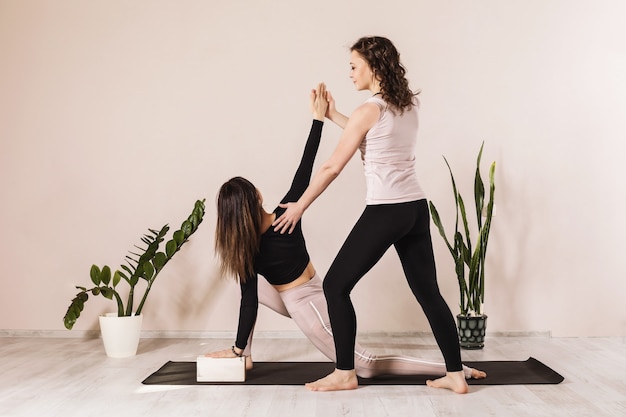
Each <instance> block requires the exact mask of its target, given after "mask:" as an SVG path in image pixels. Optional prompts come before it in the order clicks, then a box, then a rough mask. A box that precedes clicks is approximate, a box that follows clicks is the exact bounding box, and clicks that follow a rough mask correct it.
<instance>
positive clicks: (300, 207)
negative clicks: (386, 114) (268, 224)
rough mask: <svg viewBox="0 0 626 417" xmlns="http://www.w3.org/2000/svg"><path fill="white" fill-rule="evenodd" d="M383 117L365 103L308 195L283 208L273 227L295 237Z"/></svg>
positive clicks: (351, 119)
mask: <svg viewBox="0 0 626 417" xmlns="http://www.w3.org/2000/svg"><path fill="white" fill-rule="evenodd" d="M379 117H380V109H379V107H378V106H377V105H376V104H374V103H364V104H362V105H361V106H359V107H358V108H357V109H356V110H355V111H354V113H352V115H351V116H350V118H349V119H348V122H347V124H346V127H345V129H344V131H343V134H342V135H341V139H340V140H339V144H338V145H337V147H336V148H335V151H334V152H333V154H332V155H331V156H330V158H329V159H328V160H327V161H326V162H324V163H323V164H322V166H321V167H320V169H319V170H318V171H317V173H316V174H315V176H314V177H313V179H312V180H311V183H310V184H309V186H308V187H307V189H306V190H305V192H304V194H302V196H301V197H300V199H298V201H297V202H295V203H286V204H281V205H280V207H283V208H286V210H285V212H284V213H283V214H282V215H281V216H280V217H279V218H277V219H276V220H275V221H274V223H272V226H274V230H275V231H280V233H285V232H289V233H291V232H292V231H293V229H294V228H295V226H296V223H297V222H298V221H299V220H300V218H301V217H302V214H303V213H304V211H305V210H306V209H307V208H308V207H309V206H310V205H311V203H313V201H315V199H316V198H317V197H319V196H320V194H322V192H324V190H325V189H326V188H327V187H328V186H329V185H330V183H331V182H333V181H334V179H335V178H337V176H339V174H340V173H341V171H342V170H343V168H344V167H345V166H346V164H347V163H348V161H349V160H350V158H352V156H353V155H354V153H355V152H356V150H357V149H358V148H359V144H360V143H361V141H362V140H363V138H364V137H365V135H366V133H367V131H368V130H369V129H370V128H371V127H372V126H373V125H374V123H376V121H377V120H378V118H379Z"/></svg>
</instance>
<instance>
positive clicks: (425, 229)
mask: <svg viewBox="0 0 626 417" xmlns="http://www.w3.org/2000/svg"><path fill="white" fill-rule="evenodd" d="M391 245H394V247H395V248H396V251H397V252H398V256H399V257H400V262H401V263H402V268H403V270H404V275H405V276H406V280H407V282H408V283H409V287H410V288H411V291H412V292H413V295H414V296H415V298H416V299H417V301H418V302H419V303H420V305H421V306H422V309H423V310H424V313H425V315H426V318H427V319H428V322H429V323H430V327H431V329H432V331H433V334H434V336H435V340H436V341H437V345H439V349H440V350H441V353H442V354H443V357H444V360H445V363H446V369H447V370H448V371H449V372H454V371H460V370H462V369H463V368H462V365H461V351H460V347H459V339H458V334H457V330H456V324H455V322H454V317H453V316H452V312H451V311H450V308H449V307H448V305H447V304H446V302H445V300H444V299H443V297H442V296H441V293H440V292H439V286H438V285H437V274H436V271H435V259H434V255H433V248H432V242H431V238H430V215H429V212H428V204H427V202H426V200H425V199H424V200H418V201H411V202H408V203H399V204H383V205H370V206H366V207H365V210H364V211H363V214H362V215H361V217H360V218H359V220H358V221H357V223H356V224H355V225H354V227H353V228H352V231H351V232H350V234H349V235H348V237H347V238H346V241H345V242H344V244H343V246H342V247H341V249H340V250H339V253H338V254H337V256H336V257H335V260H334V261H333V263H332V265H331V266H330V269H329V270H328V273H327V274H326V277H325V279H324V294H325V295H326V300H327V302H328V314H329V315H330V324H331V327H332V329H333V335H334V339H335V351H336V354H337V369H343V370H348V369H354V343H355V338H356V315H355V312H354V307H353V305H352V301H351V300H350V292H351V291H352V289H353V288H354V286H355V285H356V284H357V282H359V280H360V279H361V277H363V275H365V274H366V273H367V272H368V271H369V270H370V269H371V268H372V267H373V266H374V265H375V264H376V263H377V262H378V261H379V260H380V258H381V257H382V256H383V255H384V254H385V252H386V251H387V249H389V247H390V246H391Z"/></svg>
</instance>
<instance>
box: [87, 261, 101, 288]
mask: <svg viewBox="0 0 626 417" xmlns="http://www.w3.org/2000/svg"><path fill="white" fill-rule="evenodd" d="M89 276H90V277H91V282H93V283H94V284H95V285H100V268H99V267H98V265H95V264H94V265H91V270H89Z"/></svg>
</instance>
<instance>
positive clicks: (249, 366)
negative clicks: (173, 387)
mask: <svg viewBox="0 0 626 417" xmlns="http://www.w3.org/2000/svg"><path fill="white" fill-rule="evenodd" d="M245 358H246V371H249V370H250V369H252V367H253V366H254V363H253V362H252V356H246V357H245ZM483 373H484V372H483ZM472 375H474V373H473V372H472ZM472 378H473V376H472Z"/></svg>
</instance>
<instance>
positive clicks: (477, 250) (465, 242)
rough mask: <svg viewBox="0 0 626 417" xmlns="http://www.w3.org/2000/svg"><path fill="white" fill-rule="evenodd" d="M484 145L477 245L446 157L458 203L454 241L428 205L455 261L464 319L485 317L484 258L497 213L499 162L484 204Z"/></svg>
mask: <svg viewBox="0 0 626 417" xmlns="http://www.w3.org/2000/svg"><path fill="white" fill-rule="evenodd" d="M484 145H485V144H484V142H483V144H482V145H481V147H480V151H479V152H478V158H477V160H476V174H475V176H474V203H475V209H476V221H477V229H478V231H477V236H476V242H475V243H473V244H472V239H471V235H470V228H469V225H468V222H467V214H466V210H465V203H464V201H463V197H461V193H460V192H459V191H458V190H457V187H456V182H455V180H454V175H453V174H452V168H450V164H449V163H448V160H447V159H446V158H445V157H444V158H443V159H444V161H445V162H446V165H447V166H448V171H450V178H451V180H452V191H453V194H454V201H455V204H456V222H455V226H454V235H453V238H452V239H451V240H448V238H447V237H446V233H445V230H444V227H443V224H442V223H441V218H440V217H439V213H438V212H437V209H436V208H435V205H434V204H433V203H432V202H430V203H429V205H430V212H431V216H432V219H433V222H434V223H435V225H436V226H437V228H438V229H439V234H440V235H441V237H442V238H443V240H444V241H445V243H446V246H447V247H448V250H449V251H450V254H451V255H452V258H453V260H454V268H455V272H456V276H457V279H458V282H459V290H460V309H461V315H463V316H480V315H481V314H482V313H481V309H482V304H483V302H484V300H485V257H486V256H487V242H488V240H489V231H490V229H491V218H492V216H493V210H494V193H495V170H496V163H495V162H493V163H492V164H491V167H490V169H489V201H488V202H487V205H485V186H484V183H483V180H482V177H481V175H480V160H481V157H482V154H483V147H484ZM459 219H460V220H461V222H462V224H463V229H462V230H459ZM466 272H467V276H466V274H465V273H466Z"/></svg>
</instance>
